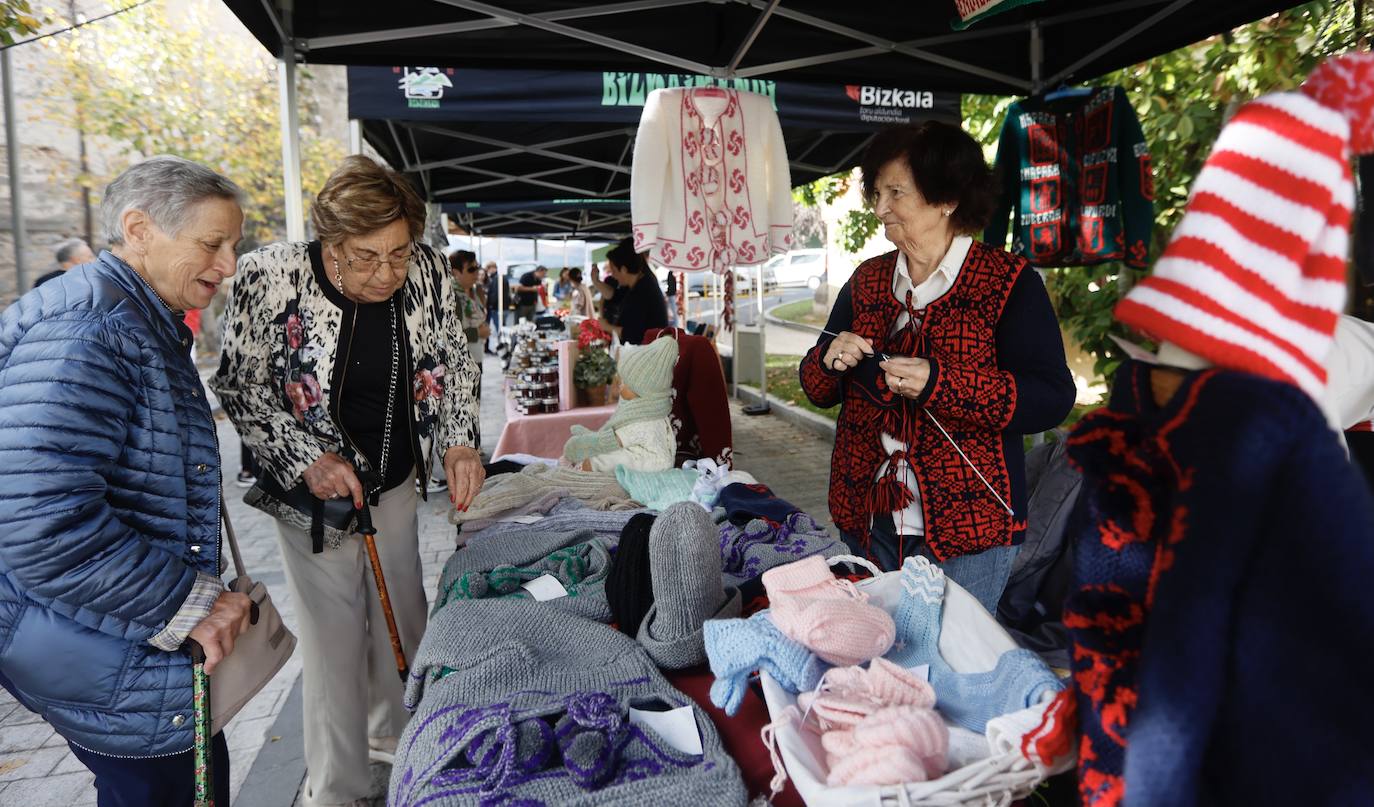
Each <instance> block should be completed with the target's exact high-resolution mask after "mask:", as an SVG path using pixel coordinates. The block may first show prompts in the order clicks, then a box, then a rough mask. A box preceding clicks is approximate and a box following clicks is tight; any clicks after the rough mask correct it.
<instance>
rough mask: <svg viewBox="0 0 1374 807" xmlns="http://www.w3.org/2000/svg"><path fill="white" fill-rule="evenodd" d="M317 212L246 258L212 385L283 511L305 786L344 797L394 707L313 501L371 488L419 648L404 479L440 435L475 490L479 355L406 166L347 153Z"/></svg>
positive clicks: (397, 715)
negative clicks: (309, 237) (303, 227)
mask: <svg viewBox="0 0 1374 807" xmlns="http://www.w3.org/2000/svg"><path fill="white" fill-rule="evenodd" d="M311 220H312V222H313V223H314V225H315V230H316V231H317V233H318V234H319V237H320V240H318V241H311V242H309V243H282V244H274V245H271V246H267V247H263V248H262V249H259V250H257V251H255V252H253V253H250V254H248V255H245V256H243V257H242V258H241V259H240V261H239V271H238V278H237V280H236V281H235V284H234V292H233V297H232V299H231V301H230V303H229V307H228V310H227V311H226V316H225V334H224V352H223V355H222V358H221V362H220V367H219V371H218V373H217V374H216V375H215V377H214V379H213V380H212V381H211V384H210V386H211V387H212V388H213V389H214V390H215V392H216V393H217V394H218V395H219V397H220V400H221V401H222V403H223V405H224V410H225V411H226V412H227V413H228V414H229V417H230V418H231V419H232V420H233V421H234V425H235V426H236V427H237V429H238V431H239V434H240V435H241V436H242V438H243V440H244V442H246V443H247V444H248V445H249V447H250V448H252V449H253V451H254V453H255V454H256V455H257V456H258V458H259V459H260V460H261V463H262V466H263V477H262V478H260V479H259V482H258V484H257V485H256V486H254V488H253V489H252V490H250V491H249V492H248V495H247V497H246V500H247V501H248V503H249V504H252V505H254V506H255V507H258V508H259V509H261V510H264V511H265V512H267V513H269V514H270V515H272V516H274V517H275V518H276V519H277V522H278V528H279V531H280V534H281V546H282V555H283V557H284V559H285V561H286V572H287V580H288V583H289V584H290V586H291V593H292V596H293V597H294V600H295V602H296V603H298V606H297V607H298V620H299V626H300V633H301V650H302V651H303V652H302V655H303V657H304V662H305V664H304V666H305V670H304V672H305V682H304V686H305V690H304V691H305V751H306V763H307V767H308V768H309V772H310V776H309V779H308V780H307V788H306V802H307V803H308V804H353V803H356V802H359V801H360V800H364V799H366V798H368V797H369V796H370V795H371V794H370V792H369V788H370V785H371V782H370V775H369V772H368V759H369V754H371V755H372V756H374V757H376V756H379V755H380V756H382V757H385V756H386V755H387V753H388V751H389V749H391V748H394V745H395V740H396V738H397V737H398V736H399V735H400V733H401V729H402V728H403V727H404V725H405V719H406V712H405V710H404V708H403V705H402V690H401V686H400V683H399V682H398V681H397V680H396V676H395V672H394V671H395V663H394V660H393V658H392V654H391V646H390V641H389V636H388V633H387V629H386V627H385V624H386V623H385V620H384V619H383V616H382V612H381V604H380V602H379V600H378V597H377V592H376V587H375V586H374V585H373V584H372V583H371V582H370V581H369V580H368V577H369V575H370V567H369V562H368V559H367V558H366V557H365V549H364V544H363V541H362V540H361V538H360V537H359V536H358V535H356V534H349V533H348V532H345V531H343V530H339V529H332V528H326V527H325V526H324V525H323V524H322V523H321V522H322V517H321V513H322V512H323V510H324V503H325V502H327V501H328V500H331V499H336V500H342V499H352V503H353V505H354V507H355V508H360V507H361V506H362V504H363V501H364V499H367V500H368V501H369V503H370V507H371V513H372V521H373V524H374V525H375V526H376V528H377V531H378V541H377V547H378V551H379V555H380V558H381V562H382V568H383V572H384V575H385V577H386V579H387V584H388V585H387V587H388V589H389V591H390V595H391V601H392V605H393V608H394V613H395V618H396V623H397V627H398V630H399V632H400V637H401V642H402V646H403V649H404V650H405V651H406V653H407V654H413V653H414V651H415V650H416V648H417V647H418V646H419V642H420V636H421V635H422V633H423V632H424V626H425V613H426V603H425V594H424V585H423V575H422V573H421V567H420V556H419V548H418V524H417V520H416V507H417V491H416V479H417V478H418V479H420V480H427V479H429V478H430V477H429V474H430V473H431V469H430V467H429V459H428V458H429V457H430V456H432V454H431V451H432V449H433V448H434V445H435V441H437V443H438V446H439V447H440V448H442V449H443V450H442V451H437V452H434V455H437V456H439V457H442V465H443V473H444V475H445V477H446V478H447V481H448V486H449V494H450V499H451V500H452V502H453V504H454V506H455V507H456V508H458V509H460V510H461V509H466V508H467V506H468V504H469V503H470V502H471V501H472V499H473V497H474V496H476V494H477V492H478V491H479V490H480V489H481V485H482V479H483V471H482V463H481V458H480V456H479V455H478V453H477V451H476V449H475V448H473V446H475V445H476V444H477V429H478V415H477V402H476V398H475V385H476V380H477V370H476V368H475V366H474V364H473V361H472V355H471V353H470V352H469V351H468V347H467V340H466V338H465V336H464V333H463V323H462V322H461V321H460V320H459V318H458V317H457V316H456V311H457V306H456V305H455V304H454V299H453V286H452V284H450V283H449V282H448V279H447V277H446V275H447V272H446V265H445V261H444V259H443V256H442V255H440V254H439V253H438V252H436V251H435V250H433V249H432V248H430V247H428V246H426V245H424V244H421V243H419V242H418V239H419V237H420V235H421V233H422V230H423V227H424V220H425V210H424V204H423V203H422V202H421V200H420V198H419V197H418V196H417V195H416V193H415V191H414V189H413V188H412V187H411V186H410V184H409V183H408V182H407V181H406V180H405V178H404V177H402V176H401V175H399V174H397V173H395V172H393V171H391V170H389V169H386V168H384V167H382V166H379V165H377V164H376V163H374V162H373V161H371V160H369V159H367V158H365V157H356V156H355V157H349V158H347V159H346V160H345V161H344V162H343V164H342V165H341V166H340V167H339V169H338V170H336V171H335V172H334V174H333V175H332V176H331V177H330V178H329V180H328V181H327V182H326V183H325V185H324V187H323V188H322V189H321V190H320V193H319V195H318V196H317V198H316V200H315V203H314V205H313V207H312V208H311ZM434 472H435V473H437V472H438V469H434ZM307 490H308V493H309V495H305V492H306V491H307ZM312 497H313V498H312ZM302 502H304V503H305V504H304V505H302ZM364 658H366V659H367V662H366V663H363V662H362V660H363V659H364Z"/></svg>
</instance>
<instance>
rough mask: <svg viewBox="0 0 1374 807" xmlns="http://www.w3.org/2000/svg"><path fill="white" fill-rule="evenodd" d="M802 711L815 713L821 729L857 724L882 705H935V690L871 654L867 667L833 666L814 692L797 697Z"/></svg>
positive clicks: (907, 671)
mask: <svg viewBox="0 0 1374 807" xmlns="http://www.w3.org/2000/svg"><path fill="white" fill-rule="evenodd" d="M797 705H798V706H799V707H800V708H801V709H802V710H803V712H809V713H810V714H812V715H815V717H816V722H817V723H818V724H819V725H820V727H821V729H822V730H827V729H832V728H844V727H852V726H855V725H858V723H859V722H860V721H862V720H863V719H864V718H866V717H868V716H869V715H871V714H873V713H874V712H876V711H878V710H879V709H882V708H883V707H886V706H917V707H921V708H923V709H930V708H933V707H934V706H935V690H933V689H931V687H930V684H928V683H926V682H925V681H924V680H923V679H921V678H919V677H918V676H916V675H915V674H914V673H912V672H911V671H910V670H908V669H906V668H905V667H901V666H899V665H896V664H893V663H892V662H890V661H888V660H887V659H884V658H875V659H873V661H872V662H871V663H870V664H869V666H868V668H867V669H865V668H863V667H836V668H834V669H832V670H830V671H829V672H827V673H826V674H825V677H824V678H823V679H822V683H821V687H820V688H819V689H817V690H816V691H815V692H803V693H802V694H801V695H800V696H798V698H797Z"/></svg>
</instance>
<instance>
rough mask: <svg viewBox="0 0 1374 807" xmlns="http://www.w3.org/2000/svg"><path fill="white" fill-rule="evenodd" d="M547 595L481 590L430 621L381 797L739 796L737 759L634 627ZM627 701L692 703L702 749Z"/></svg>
mask: <svg viewBox="0 0 1374 807" xmlns="http://www.w3.org/2000/svg"><path fill="white" fill-rule="evenodd" d="M545 605H546V603H536V602H529V601H525V600H478V601H474V602H468V603H463V604H462V605H461V607H457V608H447V609H444V610H442V611H440V612H439V613H438V614H436V615H435V616H434V618H433V619H431V620H430V623H429V626H428V629H427V630H426V631H425V638H424V640H423V641H421V643H420V647H419V650H418V651H417V652H416V654H415V661H414V664H413V666H412V668H411V674H410V678H409V679H408V681H407V684H406V701H405V702H406V706H407V707H409V708H410V709H412V710H414V712H415V714H414V718H413V719H412V720H411V721H410V722H409V723H408V724H407V725H406V728H405V732H404V734H403V735H402V736H401V741H400V743H399V746H398V748H397V751H396V762H395V765H394V767H393V771H394V775H393V776H392V777H391V785H390V791H389V792H388V794H387V801H386V803H387V804H389V805H392V806H393V807H418V805H421V804H425V805H429V807H458V805H465V806H466V805H476V804H497V803H500V804H558V805H573V806H574V807H591V805H596V804H687V803H691V804H701V805H706V804H710V805H716V804H720V805H739V806H740V807H742V806H743V804H744V802H745V799H746V798H747V796H746V793H745V788H744V784H743V782H742V781H741V780H740V774H739V768H738V767H737V766H736V765H735V763H734V761H733V760H732V759H731V758H730V756H729V755H728V754H727V753H726V751H725V749H724V747H723V746H722V744H721V741H720V735H719V734H718V732H717V731H716V729H715V726H714V725H713V724H712V723H711V719H710V718H709V717H708V716H707V714H706V713H705V712H704V711H702V709H701V708H700V707H698V706H696V705H695V704H693V703H692V701H691V700H690V699H689V698H688V697H687V696H685V695H683V694H682V693H681V692H678V691H677V690H676V689H673V687H672V686H670V685H669V684H668V682H667V681H666V680H665V679H664V678H663V675H662V674H661V673H659V671H658V670H657V669H655V667H654V665H653V663H652V662H651V661H650V660H649V658H648V656H647V655H646V654H645V652H644V650H643V649H642V648H641V647H640V646H639V645H637V644H636V643H635V642H634V640H633V639H630V638H629V637H628V636H624V635H622V634H620V633H619V632H617V631H616V630H614V629H613V628H611V627H609V626H607V625H600V624H597V623H595V622H593V621H590V620H587V619H581V618H579V617H576V616H570V615H558V616H557V618H550V616H551V613H550V611H549V610H548V609H547V608H545V607H544V606H545ZM446 669H451V670H454V671H455V672H456V674H453V675H441V673H442V672H444V671H445V670H446ZM646 704H656V705H655V706H646ZM631 706H635V707H638V708H641V709H643V708H653V709H657V708H667V709H673V708H679V707H683V706H689V707H691V709H692V713H693V716H694V717H695V719H696V727H697V731H698V733H699V735H700V737H701V745H702V751H703V753H702V754H701V755H691V754H686V753H683V752H681V751H678V750H676V749H675V748H673V747H672V746H671V745H669V744H668V743H667V742H665V741H664V740H663V738H662V737H661V736H660V735H658V734H657V733H656V732H654V731H652V730H651V729H648V728H643V727H640V726H638V725H635V724H634V723H632V722H631V721H630V719H629V708H630V707H631Z"/></svg>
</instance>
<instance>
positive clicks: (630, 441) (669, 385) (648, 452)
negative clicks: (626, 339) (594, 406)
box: [563, 339, 677, 473]
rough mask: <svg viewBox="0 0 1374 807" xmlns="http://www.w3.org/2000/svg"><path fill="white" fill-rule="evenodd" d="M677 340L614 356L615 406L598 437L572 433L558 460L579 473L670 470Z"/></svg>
mask: <svg viewBox="0 0 1374 807" xmlns="http://www.w3.org/2000/svg"><path fill="white" fill-rule="evenodd" d="M676 362H677V340H675V339H659V340H657V341H654V342H651V343H650V344H648V345H644V346H643V347H633V346H630V345H626V346H625V347H622V348H621V350H620V362H619V369H620V403H619V404H618V405H617V406H616V409H615V414H613V415H611V419H610V420H608V421H606V425H604V426H602V427H601V429H600V430H599V431H595V432H594V431H590V430H588V429H587V428H585V427H583V426H573V427H572V437H569V438H568V442H567V444H566V445H564V446H563V458H564V459H565V460H567V461H568V462H569V463H570V464H572V465H573V466H575V467H580V468H582V469H583V470H584V471H600V472H602V473H613V472H614V471H615V469H616V467H617V466H620V465H623V466H625V467H627V468H632V469H634V470H636V471H666V470H668V469H669V468H672V467H673V458H674V456H675V455H676V453H677V437H676V436H675V435H674V433H673V424H672V420H671V417H670V416H671V415H672V411H673V365H674V364H675V363H676Z"/></svg>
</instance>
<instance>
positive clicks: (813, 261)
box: [763, 249, 825, 291]
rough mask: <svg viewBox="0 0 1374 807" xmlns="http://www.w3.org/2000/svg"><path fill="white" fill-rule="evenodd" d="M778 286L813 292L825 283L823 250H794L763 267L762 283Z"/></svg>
mask: <svg viewBox="0 0 1374 807" xmlns="http://www.w3.org/2000/svg"><path fill="white" fill-rule="evenodd" d="M770 270H771V275H772V278H771V279H772V282H773V283H774V284H776V285H778V286H782V287H787V286H805V287H806V288H808V289H812V290H813V291H814V290H815V289H817V288H819V287H820V285H821V283H823V282H824V281H825V250H823V249H794V250H792V251H791V252H789V253H787V254H786V255H777V256H775V257H773V258H771V259H770V260H769V261H768V263H766V264H764V266H763V275H764V278H763V279H764V282H765V283H768V282H769V280H770V277H769V276H770Z"/></svg>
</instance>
